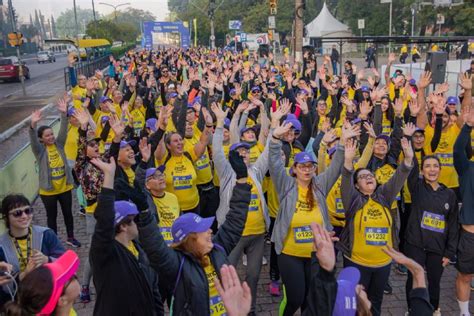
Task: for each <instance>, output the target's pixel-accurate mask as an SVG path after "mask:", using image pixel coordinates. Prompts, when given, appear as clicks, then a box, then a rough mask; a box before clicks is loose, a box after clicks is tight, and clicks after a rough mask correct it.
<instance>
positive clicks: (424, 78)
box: [417, 71, 431, 89]
mask: <svg viewBox="0 0 474 316" xmlns="http://www.w3.org/2000/svg"><path fill="white" fill-rule="evenodd" d="M430 83H431V71H425V72H423V73H422V74H421V75H420V80H418V83H417V85H418V89H426V88H427V87H428V86H429V85H430Z"/></svg>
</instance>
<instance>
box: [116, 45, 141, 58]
mask: <svg viewBox="0 0 474 316" xmlns="http://www.w3.org/2000/svg"><path fill="white" fill-rule="evenodd" d="M134 48H135V44H130V43H125V44H124V45H123V46H121V47H112V48H111V49H110V52H111V53H112V56H114V58H115V59H118V58H120V57H122V56H123V55H124V54H125V53H126V52H127V51H129V50H131V49H134Z"/></svg>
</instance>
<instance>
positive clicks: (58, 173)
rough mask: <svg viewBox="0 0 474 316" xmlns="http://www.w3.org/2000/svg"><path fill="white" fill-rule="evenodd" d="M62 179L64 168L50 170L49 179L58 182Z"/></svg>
mask: <svg viewBox="0 0 474 316" xmlns="http://www.w3.org/2000/svg"><path fill="white" fill-rule="evenodd" d="M63 177H64V167H59V168H51V178H52V179H53V180H59V179H62V178H63Z"/></svg>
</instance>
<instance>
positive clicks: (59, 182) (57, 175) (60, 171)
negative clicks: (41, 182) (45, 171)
mask: <svg viewBox="0 0 474 316" xmlns="http://www.w3.org/2000/svg"><path fill="white" fill-rule="evenodd" d="M46 151H47V154H48V163H49V170H50V172H51V175H50V176H51V184H52V185H53V190H51V191H46V190H43V189H40V190H39V194H41V195H56V194H61V193H64V192H67V191H69V190H72V187H73V186H72V184H67V178H66V168H65V167H64V161H63V159H62V157H61V155H60V154H59V151H58V148H57V147H56V145H54V144H53V145H49V146H46Z"/></svg>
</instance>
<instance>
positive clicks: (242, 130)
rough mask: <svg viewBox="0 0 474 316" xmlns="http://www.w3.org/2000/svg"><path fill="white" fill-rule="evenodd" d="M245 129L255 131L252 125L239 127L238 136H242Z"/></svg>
mask: <svg viewBox="0 0 474 316" xmlns="http://www.w3.org/2000/svg"><path fill="white" fill-rule="evenodd" d="M247 131H253V132H254V133H255V130H254V129H253V127H243V128H241V129H240V136H242V135H243V134H244V133H245V132H247Z"/></svg>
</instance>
